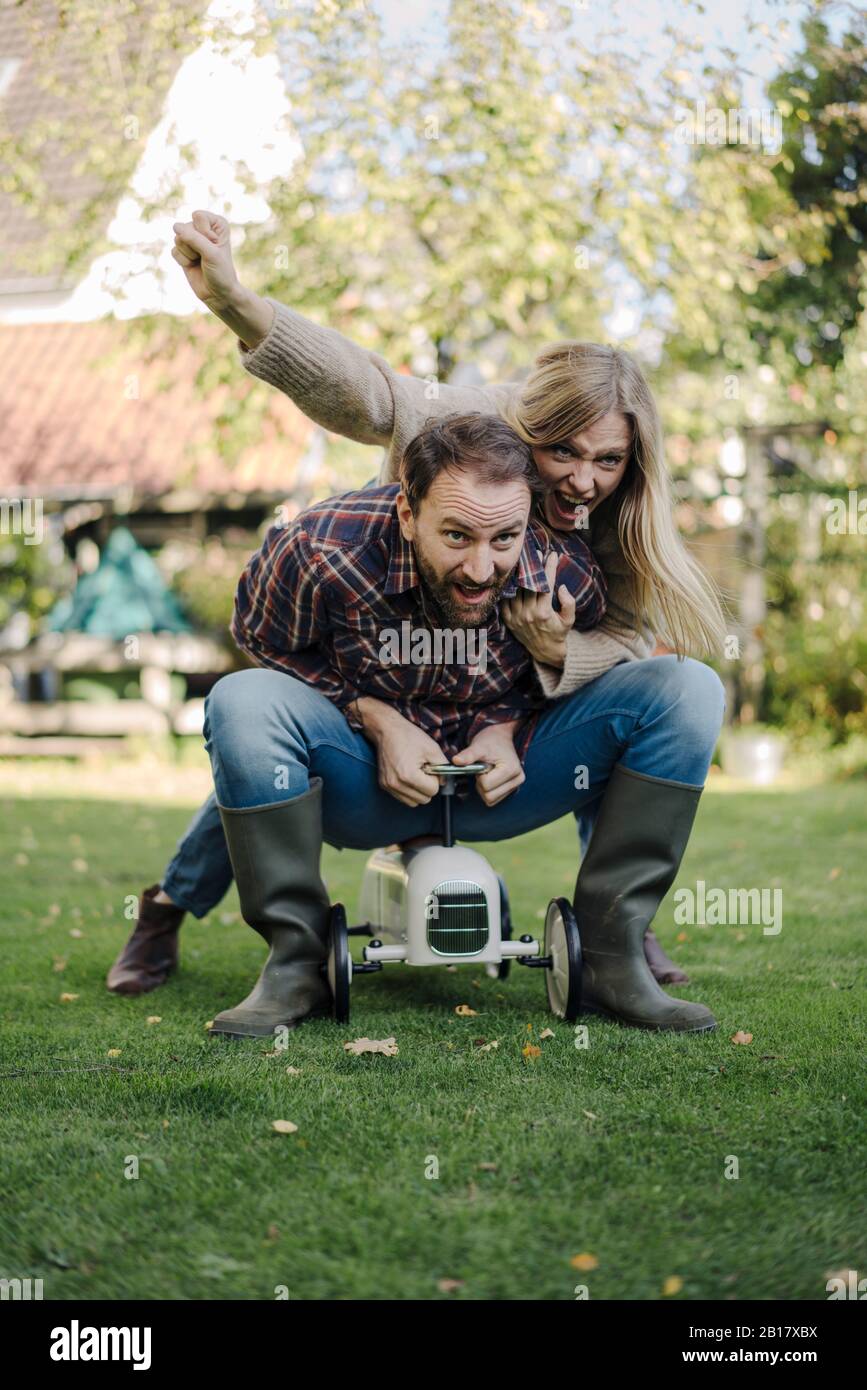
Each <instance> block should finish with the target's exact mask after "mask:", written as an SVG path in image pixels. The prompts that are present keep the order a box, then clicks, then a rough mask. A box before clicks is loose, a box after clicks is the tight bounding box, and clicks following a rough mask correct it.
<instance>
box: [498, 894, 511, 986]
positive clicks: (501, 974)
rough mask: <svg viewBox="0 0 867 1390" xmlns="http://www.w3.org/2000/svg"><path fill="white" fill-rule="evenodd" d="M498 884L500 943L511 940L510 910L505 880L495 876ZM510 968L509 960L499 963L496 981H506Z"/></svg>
mask: <svg viewBox="0 0 867 1390" xmlns="http://www.w3.org/2000/svg"><path fill="white" fill-rule="evenodd" d="M497 879H498V881H499V884H500V938H501V940H502V941H511V939H512V910H511V907H510V906H509V890H508V888H507V887H506V880H505V879H504V878H503V877H502V876H501V875H500V874H497ZM511 968H512V961H511V958H508V959H506V960H501V961H500V968H499V970H498V971H497V979H498V980H508V978H509V971H510V970H511Z"/></svg>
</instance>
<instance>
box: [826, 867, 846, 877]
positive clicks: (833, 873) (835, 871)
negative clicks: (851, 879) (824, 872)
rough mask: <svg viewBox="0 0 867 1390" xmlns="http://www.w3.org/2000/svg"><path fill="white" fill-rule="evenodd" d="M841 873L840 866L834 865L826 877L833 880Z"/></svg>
mask: <svg viewBox="0 0 867 1390" xmlns="http://www.w3.org/2000/svg"><path fill="white" fill-rule="evenodd" d="M842 872H843V870H842V869H841V868H840V865H839V864H835V865H834V868H833V869H832V870H831V872H830V873H829V875H828V877H829V878H832V879H833V878H839V877H840V875H841V874H842Z"/></svg>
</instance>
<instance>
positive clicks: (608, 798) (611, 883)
mask: <svg viewBox="0 0 867 1390" xmlns="http://www.w3.org/2000/svg"><path fill="white" fill-rule="evenodd" d="M701 793H702V788H701V787H685V786H682V785H681V784H679V783H677V782H663V781H662V780H660V779H658V778H655V777H646V776H644V775H643V774H641V773H635V772H629V771H628V770H627V769H626V768H624V767H621V766H619V765H618V766H617V767H615V769H614V771H613V773H612V775H611V780H610V782H609V783H608V786H607V787H606V789H605V794H604V796H603V797H602V801H601V802H600V806H599V815H598V819H597V822H596V826H595V828H594V831H593V836H592V838H591V840H590V844H589V845H588V847H587V853H586V854H585V856H584V860H583V862H582V864H581V869H580V872H579V874H578V881H577V883H576V885H575V917H576V919H577V922H578V931H579V933H580V935H581V952H582V955H583V958H584V970H583V976H582V985H581V1013H582V1014H585V1013H588V1014H601V1015H603V1017H605V1018H613V1019H617V1020H618V1021H619V1022H621V1023H626V1024H629V1025H630V1026H631V1027H633V1028H665V1029H670V1030H673V1031H676V1032H683V1033H701V1032H705V1031H706V1030H708V1029H710V1028H715V1027H716V1019H715V1018H714V1016H713V1014H712V1013H711V1011H710V1009H707V1008H705V1006H704V1004H692V1003H689V1002H688V1001H687V1000H685V999H673V998H672V997H671V995H670V994H666V992H665V990H663V989H660V987H659V985H658V984H657V982H656V980H655V979H654V978H653V975H652V974H651V972H650V967H649V966H648V964H647V960H646V959H645V955H644V933H645V930H646V928H647V927H648V926H649V925H650V923H651V922H652V921H653V918H654V916H655V914H656V910H657V908H658V907H659V904H660V903H661V902H662V899H663V898H664V897H665V894H666V893H667V892H668V890H669V888H670V887H671V885H672V883H673V882H674V877H675V874H676V873H677V870H678V868H679V867H680V861H681V859H682V858H683V853H684V850H685V849H686V845H687V841H688V839H689V835H690V831H691V830H692V824H693V821H694V820H695V813H696V811H697V809H698V803H699V798H700V797H701Z"/></svg>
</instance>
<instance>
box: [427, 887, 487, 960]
mask: <svg viewBox="0 0 867 1390" xmlns="http://www.w3.org/2000/svg"><path fill="white" fill-rule="evenodd" d="M428 907H429V910H428V915H427V942H428V945H429V946H430V948H431V950H432V951H436V953H437V955H441V956H475V955H478V953H479V951H483V950H484V949H485V947H486V946H487V944H488V900H487V898H486V897H485V894H484V891H483V890H482V889H481V888H480V887H479V885H478V884H477V883H469V882H467V881H466V880H464V879H449V880H448V881H447V882H445V883H438V884H437V886H436V888H434V890H433V892H432V893H431V894H430V896H429V898H428Z"/></svg>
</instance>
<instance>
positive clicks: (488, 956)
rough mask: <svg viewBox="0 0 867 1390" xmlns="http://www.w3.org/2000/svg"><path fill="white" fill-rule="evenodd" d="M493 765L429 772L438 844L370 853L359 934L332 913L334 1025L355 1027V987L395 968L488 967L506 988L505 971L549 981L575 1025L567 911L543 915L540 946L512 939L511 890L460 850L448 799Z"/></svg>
mask: <svg viewBox="0 0 867 1390" xmlns="http://www.w3.org/2000/svg"><path fill="white" fill-rule="evenodd" d="M488 767H489V764H487V763H471V764H469V765H468V766H467V767H453V766H452V765H451V764H450V763H443V764H439V763H438V764H428V765H427V766H426V767H425V771H426V772H430V773H432V774H434V775H435V776H437V777H439V778H440V779H441V781H440V792H439V797H440V802H441V805H442V843H441V844H432V843H430V842H428V843H425V844H423V845H422V846H421V847H418V846H415V847H414V846H413V845H411V844H410V845H407V846H406V847H403V846H400V845H392V846H390V847H389V848H388V849H378V850H374V852H373V854H371V856H370V858H369V859H368V861H367V864H366V866H365V869H364V878H363V880H362V884H361V897H360V914H359V915H360V917H361V919H362V921H361V925H359V926H353V927H347V924H346V911H345V909H344V907H343V905H342V904H341V903H335V904H334V906H333V907H332V909H331V923H330V948H329V953H328V962H327V966H326V970H327V975H328V982H329V984H330V986H331V994H332V999H333V1012H334V1019H335V1021H336V1022H337V1023H346V1022H347V1021H348V1019H349V992H350V987H351V985H352V981H353V978H354V977H355V976H356V975H362V974H366V973H368V972H370V971H373V970H381V969H382V967H383V965H384V964H386V963H388V962H391V961H400V962H402V963H403V964H404V965H461V964H470V963H471V964H473V965H483V966H484V967H485V969H486V971H487V973H488V974H489V975H491V976H492V977H494V978H495V979H501V980H502V979H505V978H506V976H507V974H508V971H509V965H510V963H511V962H512V961H513V960H516V961H517V962H518V964H519V965H526V966H531V967H535V968H536V969H541V970H544V971H545V984H546V986H547V991H548V1003H549V1005H550V1008H551V1011H552V1012H553V1013H554V1014H556V1016H557V1017H558V1018H562V1019H565V1020H567V1021H568V1022H572V1021H574V1019H575V1018H576V1017H577V1015H578V1008H579V1004H580V998H581V942H580V938H579V936H578V927H577V925H576V922H575V916H574V913H573V911H572V907H571V905H570V903H569V902H568V901H567V900H566V899H565V898H552V900H551V902H549V904H548V910H547V912H546V914H545V934H544V945H542V946H540V944H539V942H538V941H537V940H535V939H534V938H533V937H532V936H521V937H519V939H518V940H517V941H515V940H513V939H512V924H511V917H510V913H509V896H508V893H507V891H506V885H505V883H504V882H503V880H502V879H501V878H498V877H497V875H496V874H495V873H494V870H493V869H492V868H491V866H490V864H489V863H488V861H487V860H486V859H485V858H484V857H483V856H482V855H481V854H477V853H476V851H475V850H472V849H468V848H466V846H464V845H456V844H455V841H454V835H453V832H452V798H453V796H454V791H455V783H456V781H457V779H458V778H459V777H475V776H477V775H478V774H479V773H480V772H486V771H487V770H488ZM350 936H369V937H371V938H372V939H371V941H370V942H369V944H368V945H366V946H365V947H364V949H363V951H362V956H363V960H362V961H361V962H358V961H353V960H352V957H351V956H350V954H349V941H348V938H349V937H350Z"/></svg>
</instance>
